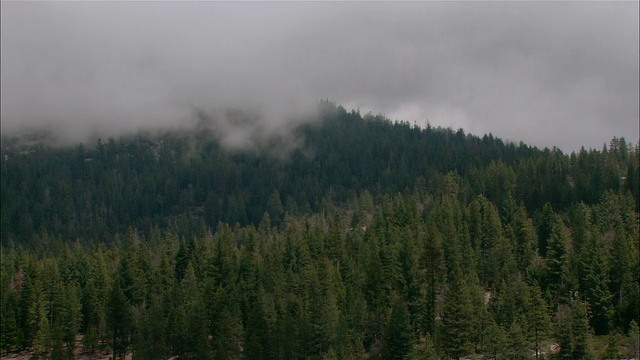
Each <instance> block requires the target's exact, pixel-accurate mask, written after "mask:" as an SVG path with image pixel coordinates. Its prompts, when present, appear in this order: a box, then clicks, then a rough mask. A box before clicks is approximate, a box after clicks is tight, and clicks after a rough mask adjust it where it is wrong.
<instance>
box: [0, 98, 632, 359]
mask: <svg viewBox="0 0 640 360" xmlns="http://www.w3.org/2000/svg"><path fill="white" fill-rule="evenodd" d="M325 107H326V108H327V109H325V111H324V113H323V122H322V123H321V124H319V125H318V124H315V125H308V126H305V127H302V128H300V129H298V131H299V135H300V136H301V137H304V139H305V144H304V145H303V146H302V147H301V148H299V149H297V150H294V151H293V152H291V153H290V154H288V156H287V157H286V158H278V157H273V156H261V155H258V154H255V153H237V152H236V153H234V152H229V151H226V150H224V149H222V148H220V146H219V145H218V144H216V143H215V142H212V141H210V140H207V137H206V136H207V134H206V131H202V132H200V133H199V134H198V135H193V134H190V133H181V134H175V133H174V134H165V135H162V136H157V137H153V136H143V135H139V136H137V137H134V138H122V139H119V140H118V141H116V140H113V139H109V140H108V141H107V142H106V143H102V141H98V143H97V145H96V147H95V148H91V149H88V148H85V147H84V146H78V147H76V148H71V149H70V148H66V149H51V148H46V147H43V146H34V147H24V146H19V145H11V142H10V141H5V144H4V145H3V150H2V168H1V171H2V214H1V216H2V224H1V225H2V227H1V229H2V265H1V266H2V274H1V276H0V286H1V290H2V299H1V300H2V307H1V312H0V315H1V318H0V324H2V336H1V341H2V350H3V351H18V350H21V349H27V348H29V349H31V350H32V351H33V352H34V353H35V354H36V355H39V356H50V357H52V358H67V357H70V356H71V355H72V354H71V349H72V347H73V346H72V345H73V344H74V342H75V341H76V335H77V334H82V335H83V341H82V344H83V348H84V350H85V351H100V350H101V349H106V348H108V349H111V351H113V352H115V354H116V356H123V355H124V354H126V353H133V356H134V358H136V359H137V358H141V359H159V358H169V357H172V356H178V357H179V358H181V359H188V358H193V359H204V358H213V359H241V358H246V359H261V358H264V359H299V358H312V359H324V358H365V357H368V358H385V359H387V358H388V359H395V358H398V359H404V358H426V359H434V358H460V357H463V356H467V355H470V354H484V355H486V356H489V357H493V358H500V359H526V358H532V357H548V356H549V355H550V350H549V344H550V343H551V342H554V343H557V344H558V349H557V354H556V356H558V357H559V358H573V359H577V358H594V357H596V356H601V355H602V356H607V355H606V354H615V353H616V352H618V353H619V352H620V351H621V350H620V348H619V346H618V343H617V341H618V339H621V338H622V339H627V337H626V335H627V334H635V335H632V336H631V338H632V340H635V342H634V341H631V343H632V344H633V346H634V348H633V349H632V350H630V351H637V334H638V325H637V324H638V322H640V319H639V317H640V316H639V315H640V314H639V310H638V309H639V308H640V290H639V287H638V284H639V281H640V271H639V262H638V261H639V259H638V250H639V249H640V244H639V240H638V239H639V233H638V230H639V224H638V178H639V177H638V166H637V165H638V147H637V145H636V146H635V147H633V146H630V145H629V144H626V142H625V140H624V139H622V138H621V139H617V138H614V139H613V140H611V142H610V144H609V146H608V147H607V146H605V147H604V148H603V149H602V151H596V150H590V151H586V150H581V151H580V152H579V153H577V154H576V153H573V154H571V155H565V154H563V153H562V152H560V151H559V150H557V149H553V150H548V149H545V150H539V149H536V148H531V147H528V146H525V145H524V144H520V145H518V146H516V145H514V144H505V143H504V142H503V141H501V140H500V139H496V138H493V137H492V136H484V137H483V138H478V137H475V136H471V135H466V134H464V132H462V130H459V131H457V132H454V131H452V130H451V129H440V128H438V129H434V128H431V127H427V128H426V129H420V128H418V127H415V126H410V125H409V124H406V123H392V122H390V121H388V120H386V119H384V118H382V117H380V116H378V117H374V116H365V117H364V118H363V117H361V116H360V114H358V113H357V112H350V113H348V112H346V111H344V109H342V108H341V107H335V106H333V105H331V104H325ZM7 144H8V145H7ZM621 334H622V335H624V336H622V335H621ZM634 336H635V339H634ZM594 337H606V338H607V339H609V340H607V344H608V345H607V347H606V349H604V350H599V349H595V348H594V347H593V346H592V339H593V338H594ZM624 341H625V343H628V341H627V340H624ZM603 354H604V355H603Z"/></svg>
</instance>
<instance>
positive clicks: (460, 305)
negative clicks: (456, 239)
mask: <svg viewBox="0 0 640 360" xmlns="http://www.w3.org/2000/svg"><path fill="white" fill-rule="evenodd" d="M473 317H474V315H473V306H472V303H471V295H470V293H469V287H468V285H467V282H466V280H465V277H464V275H463V273H462V269H460V266H459V265H458V264H457V263H456V264H455V265H454V268H453V271H452V275H451V281H450V283H449V290H448V291H447V293H446V294H445V297H444V308H443V314H442V327H443V334H442V340H443V345H444V348H445V352H446V353H447V354H448V355H449V356H451V357H454V358H457V359H458V358H460V357H461V356H462V355H465V354H468V353H470V352H471V351H472V349H473V347H472V336H473V332H472V329H473Z"/></svg>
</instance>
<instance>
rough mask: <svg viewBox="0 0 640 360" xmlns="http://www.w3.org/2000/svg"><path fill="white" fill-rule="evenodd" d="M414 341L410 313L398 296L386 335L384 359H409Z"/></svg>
mask: <svg viewBox="0 0 640 360" xmlns="http://www.w3.org/2000/svg"><path fill="white" fill-rule="evenodd" d="M413 339H414V337H413V331H412V327H411V322H410V318H409V311H408V310H407V308H406V306H405V304H404V303H403V301H402V299H401V298H400V297H399V296H396V298H395V300H394V302H393V308H392V309H391V317H390V318H389V322H388V323H387V327H386V330H385V333H384V339H383V352H382V354H383V358H385V359H407V358H408V357H409V355H411V351H412V348H413V342H414V340H413Z"/></svg>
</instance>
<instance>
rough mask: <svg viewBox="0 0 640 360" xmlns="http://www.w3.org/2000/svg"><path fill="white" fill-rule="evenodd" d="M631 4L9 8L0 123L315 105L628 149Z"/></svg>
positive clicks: (168, 118)
mask: <svg viewBox="0 0 640 360" xmlns="http://www.w3.org/2000/svg"><path fill="white" fill-rule="evenodd" d="M638 4H639V3H638V1H632V2H505V1H500V2H402V3H399V2H179V1H169V2H160V1H153V2H135V3H130V2H44V1H38V2H6V1H2V3H1V7H2V9H1V10H2V11H1V14H2V15H1V16H2V18H1V41H2V43H1V46H2V49H1V50H2V52H1V61H2V89H1V90H2V93H1V101H2V102H1V115H2V132H3V134H10V133H12V132H16V131H20V130H23V129H25V128H35V127H38V126H46V127H48V128H50V129H55V130H56V131H59V132H61V133H63V134H64V136H67V137H81V136H84V135H86V134H88V133H94V132H96V131H97V132H101V133H102V132H104V133H109V134H118V133H122V132H127V131H134V130H137V129H139V128H149V127H157V126H167V125H173V124H178V123H188V122H190V121H192V119H193V114H194V109H217V108H226V107H249V108H252V109H257V110H256V111H260V112H262V113H264V116H263V117H262V119H261V120H260V121H261V122H262V123H261V124H260V125H259V129H260V133H262V132H264V133H270V132H277V131H282V129H283V128H287V127H291V126H292V125H291V123H290V121H285V120H286V119H289V118H291V117H294V118H303V117H304V114H305V112H306V111H307V110H309V109H311V108H312V107H313V104H316V103H317V102H318V100H319V99H325V98H328V99H330V100H333V101H335V102H336V103H338V104H342V105H343V106H345V107H347V108H348V109H351V108H359V109H360V111H361V113H366V112H368V111H372V112H373V113H374V114H377V113H383V114H385V115H386V116H388V117H390V118H391V119H401V120H406V121H409V122H411V123H414V122H415V123H417V124H419V125H424V124H426V122H427V121H429V122H430V123H431V124H432V125H435V126H445V127H448V126H451V127H453V128H454V129H457V128H459V127H462V128H463V129H465V131H466V132H470V133H473V134H477V135H480V136H481V135H483V134H484V133H489V132H491V133H493V134H494V135H496V136H499V137H502V138H505V139H508V140H512V141H515V142H519V141H524V142H526V143H528V144H531V145H536V146H539V147H545V146H548V147H551V146H553V145H556V146H558V147H560V148H561V149H562V150H564V151H568V152H570V151H573V150H578V149H579V148H580V146H581V145H584V146H585V147H586V148H590V147H594V148H597V149H600V148H601V146H602V144H603V143H604V142H608V141H609V140H610V138H611V137H613V136H624V137H626V138H627V140H628V141H630V142H634V143H635V142H638V121H639V100H638V99H639V97H640V94H639V87H640V84H639V72H638V67H639V66H638V64H639V50H638V42H639V39H638Z"/></svg>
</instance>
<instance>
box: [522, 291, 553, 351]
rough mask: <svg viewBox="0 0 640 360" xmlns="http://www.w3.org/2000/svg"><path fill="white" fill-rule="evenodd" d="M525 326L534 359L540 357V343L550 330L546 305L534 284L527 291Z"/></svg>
mask: <svg viewBox="0 0 640 360" xmlns="http://www.w3.org/2000/svg"><path fill="white" fill-rule="evenodd" d="M527 324H528V325H529V333H530V337H531V339H532V341H533V343H534V349H535V353H536V359H538V358H539V357H540V343H541V342H542V341H543V340H544V339H545V338H546V336H547V333H548V331H549V330H550V329H551V320H550V319H549V311H548V308H547V303H546V302H545V301H544V299H543V298H542V293H541V291H540V287H539V286H538V284H537V283H536V284H534V285H533V286H532V287H531V288H530V290H529V301H528V312H527Z"/></svg>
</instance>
